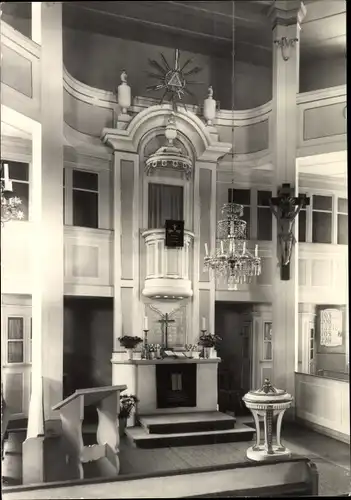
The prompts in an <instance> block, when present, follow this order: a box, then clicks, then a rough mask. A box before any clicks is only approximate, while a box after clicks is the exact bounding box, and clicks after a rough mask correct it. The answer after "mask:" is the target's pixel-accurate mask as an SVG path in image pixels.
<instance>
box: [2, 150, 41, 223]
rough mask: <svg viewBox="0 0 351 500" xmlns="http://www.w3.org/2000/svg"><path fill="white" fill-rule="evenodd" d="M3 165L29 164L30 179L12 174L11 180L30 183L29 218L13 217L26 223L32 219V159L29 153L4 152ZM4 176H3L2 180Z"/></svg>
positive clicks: (14, 220)
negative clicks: (15, 177) (17, 177)
mask: <svg viewBox="0 0 351 500" xmlns="http://www.w3.org/2000/svg"><path fill="white" fill-rule="evenodd" d="M1 163H2V165H3V164H4V163H26V164H27V165H28V181H21V180H17V179H12V178H11V176H10V181H12V182H13V183H19V184H27V185H28V218H27V219H22V220H19V219H11V221H13V222H16V223H17V224H18V223H22V224H23V223H26V222H30V221H31V220H32V186H33V182H32V161H31V159H29V158H28V156H27V155H13V154H7V153H5V154H4V157H3V158H1ZM2 179H3V178H2V177H1V180H2ZM14 194H15V195H16V191H15V190H14Z"/></svg>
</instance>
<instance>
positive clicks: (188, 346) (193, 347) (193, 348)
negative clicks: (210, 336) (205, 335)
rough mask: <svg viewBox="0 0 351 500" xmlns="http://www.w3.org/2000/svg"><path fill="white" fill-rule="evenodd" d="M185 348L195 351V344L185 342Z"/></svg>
mask: <svg viewBox="0 0 351 500" xmlns="http://www.w3.org/2000/svg"><path fill="white" fill-rule="evenodd" d="M184 347H185V350H186V351H188V352H193V351H197V344H185V346H184Z"/></svg>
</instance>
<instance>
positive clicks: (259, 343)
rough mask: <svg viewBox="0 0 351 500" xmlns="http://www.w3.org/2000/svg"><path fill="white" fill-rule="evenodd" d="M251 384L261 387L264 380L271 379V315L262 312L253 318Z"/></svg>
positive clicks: (257, 387)
mask: <svg viewBox="0 0 351 500" xmlns="http://www.w3.org/2000/svg"><path fill="white" fill-rule="evenodd" d="M253 360H254V361H253V362H254V366H253V376H252V380H253V384H254V388H255V389H259V388H260V387H262V385H263V382H264V379H265V378H269V379H270V380H272V377H273V344H272V320H271V314H270V313H266V312H264V313H263V314H262V315H257V316H256V317H255V318H254V335H253Z"/></svg>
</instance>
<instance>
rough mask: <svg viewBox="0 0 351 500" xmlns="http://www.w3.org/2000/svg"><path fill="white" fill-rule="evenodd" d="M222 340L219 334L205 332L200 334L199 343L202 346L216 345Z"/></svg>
mask: <svg viewBox="0 0 351 500" xmlns="http://www.w3.org/2000/svg"><path fill="white" fill-rule="evenodd" d="M221 340H222V338H221V337H220V336H219V335H216V334H212V333H204V334H203V335H201V336H200V339H199V342H198V344H199V345H201V346H202V347H215V345H216V344H217V343H218V342H219V341H221Z"/></svg>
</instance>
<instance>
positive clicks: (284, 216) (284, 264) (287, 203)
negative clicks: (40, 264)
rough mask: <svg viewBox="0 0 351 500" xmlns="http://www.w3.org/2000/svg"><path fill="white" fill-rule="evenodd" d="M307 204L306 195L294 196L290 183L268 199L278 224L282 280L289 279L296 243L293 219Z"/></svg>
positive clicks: (308, 200) (308, 202) (308, 201)
mask: <svg viewBox="0 0 351 500" xmlns="http://www.w3.org/2000/svg"><path fill="white" fill-rule="evenodd" d="M309 204H310V199H309V198H307V196H306V195H300V196H294V189H293V188H292V187H291V186H290V184H283V185H282V187H281V188H280V189H279V190H278V196H277V197H275V198H271V199H270V200H269V205H270V209H271V212H272V214H273V215H274V216H275V218H276V219H277V225H278V242H277V243H278V258H279V265H280V277H281V279H282V280H289V279H290V260H291V254H292V248H293V245H294V244H295V243H296V240H295V237H294V233H293V229H294V224H295V219H296V217H297V216H298V214H299V213H300V210H301V209H302V208H305V207H306V206H307V205H309Z"/></svg>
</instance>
